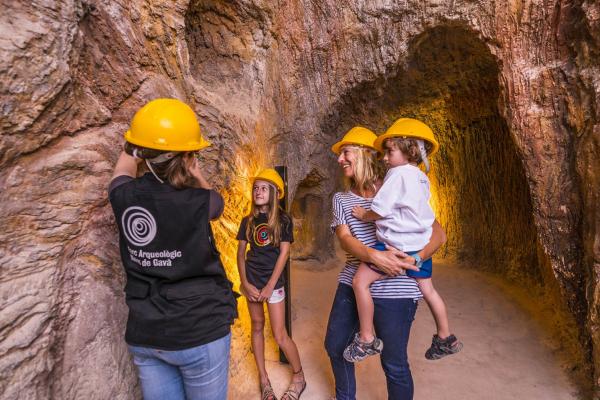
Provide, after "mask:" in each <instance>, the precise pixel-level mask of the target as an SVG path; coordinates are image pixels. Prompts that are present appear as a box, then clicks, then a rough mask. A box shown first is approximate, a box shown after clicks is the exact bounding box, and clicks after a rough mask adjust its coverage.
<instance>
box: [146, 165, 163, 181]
mask: <svg viewBox="0 0 600 400" xmlns="http://www.w3.org/2000/svg"><path fill="white" fill-rule="evenodd" d="M144 161H146V166H148V169H149V170H150V172H152V175H154V177H155V178H156V179H158V181H159V182H160V183H165V182H164V181H163V180H162V179H160V178H159V177H158V175H156V172H154V169H153V168H152V164H151V163H150V161H149V160H144Z"/></svg>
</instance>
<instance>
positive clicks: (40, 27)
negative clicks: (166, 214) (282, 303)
mask: <svg viewBox="0 0 600 400" xmlns="http://www.w3.org/2000/svg"><path fill="white" fill-rule="evenodd" d="M0 4H2V8H3V9H4V10H6V12H4V13H2V15H0V32H2V35H0V100H1V104H2V107H1V108H0V127H1V134H0V201H1V203H0V204H2V205H1V207H0V220H1V221H2V225H3V227H4V229H3V230H2V231H0V261H1V262H2V264H1V265H2V269H0V309H1V310H2V311H1V314H0V315H2V317H1V319H0V395H1V397H3V398H6V399H13V398H40V399H41V398H80V397H87V398H90V399H94V398H123V399H125V398H135V397H137V396H139V389H138V388H137V384H136V379H135V374H134V370H133V367H132V365H131V363H130V360H129V356H128V354H127V352H126V347H125V345H124V343H123V342H122V341H121V336H122V332H123V324H124V321H125V316H126V308H125V305H124V301H123V294H122V287H123V284H124V282H123V273H122V272H121V266H120V263H119V258H118V249H117V244H116V238H117V234H116V229H115V226H114V221H113V218H112V215H111V211H110V208H109V206H108V204H107V200H106V196H107V193H106V187H107V185H108V182H109V179H110V175H111V170H112V166H113V165H114V162H115V161H116V157H117V155H118V152H119V146H120V145H121V143H122V135H123V132H124V131H125V130H126V128H127V125H128V123H129V121H130V118H131V117H132V115H133V113H134V112H135V110H136V109H137V108H139V107H140V106H141V105H143V104H144V103H145V102H146V101H148V100H149V99H152V98H156V97H178V98H181V99H184V100H186V101H187V102H188V103H190V104H191V105H192V106H193V108H194V109H195V110H196V112H197V114H198V116H199V118H200V121H201V124H202V127H203V129H204V130H203V132H204V133H205V135H206V136H207V137H208V139H209V140H210V141H211V142H212V143H213V146H212V147H210V148H209V149H207V150H206V151H205V152H204V153H203V156H204V160H203V164H204V166H205V169H206V170H207V173H208V175H210V177H211V181H212V182H213V184H214V185H215V187H217V188H218V189H219V190H220V191H221V192H222V193H223V195H224V197H225V199H226V212H225V215H224V217H223V218H222V219H221V220H220V221H219V222H217V223H216V224H215V231H216V234H217V236H218V245H219V248H220V249H221V252H222V254H223V259H224V262H225V264H226V267H227V269H228V273H229V275H230V277H231V279H232V280H233V281H234V282H236V283H237V281H238V280H237V277H236V274H235V272H234V271H235V246H236V243H235V241H234V240H232V238H233V237H234V232H235V230H236V229H237V223H238V221H239V219H240V218H241V216H242V215H243V213H244V212H245V209H246V208H247V205H248V179H247V178H248V177H249V176H251V175H252V174H253V173H254V172H256V170H257V169H258V168H260V167H261V166H263V165H275V164H286V165H287V166H288V168H289V177H290V182H289V187H290V192H291V193H290V195H291V196H290V199H294V196H295V194H296V192H298V194H299V197H298V202H297V204H298V207H300V208H302V207H301V204H300V202H301V201H300V199H301V198H305V199H308V198H309V197H307V196H315V194H314V193H313V194H312V195H311V194H310V193H308V192H310V190H309V188H310V187H311V186H310V184H308V182H310V179H311V178H309V177H310V176H314V173H313V171H318V173H317V175H318V176H321V177H331V176H333V175H334V174H333V173H332V171H333V168H334V165H335V160H334V158H333V156H332V155H331V154H330V150H329V148H330V145H331V144H332V143H334V142H335V141H336V139H337V138H339V137H340V136H341V135H342V134H343V133H344V132H345V131H346V130H347V129H349V128H350V127H351V126H353V125H354V124H357V123H363V124H365V125H368V126H370V127H372V128H373V129H377V130H379V131H381V130H382V129H384V127H385V126H386V124H388V123H389V122H390V121H392V120H393V119H395V118H397V117H399V116H402V115H404V114H403V113H412V115H414V116H423V118H424V119H427V118H430V122H431V123H432V124H434V125H435V127H436V128H438V129H439V130H441V131H442V132H444V134H443V135H441V136H442V137H443V140H445V143H446V146H445V147H449V148H451V147H452V146H456V147H455V148H456V149H459V148H460V149H469V148H471V149H472V146H478V145H479V144H481V143H489V142H490V141H491V140H493V139H494V138H495V137H501V140H503V142H502V143H503V144H504V147H505V148H507V149H509V148H511V146H513V147H514V151H513V150H511V151H510V152H509V151H507V152H505V153H504V155H503V156H499V155H496V154H488V155H487V156H488V159H487V162H488V163H489V162H492V161H494V160H496V161H497V162H498V167H499V168H500V167H502V168H504V169H503V171H504V172H506V173H511V171H512V172H514V173H515V174H517V175H518V174H521V178H519V179H521V181H520V182H525V183H526V186H527V187H526V188H522V189H523V190H521V191H520V192H519V193H520V194H519V196H523V194H524V193H525V194H526V195H529V196H530V197H529V199H527V198H525V199H522V200H523V201H527V200H529V201H530V204H531V211H532V213H531V215H529V214H527V213H525V214H524V215H521V216H519V218H520V221H529V222H527V229H530V230H531V232H533V231H535V234H536V237H533V238H532V237H531V236H530V235H529V234H527V235H525V236H526V240H529V241H530V242H531V246H535V248H536V249H535V254H525V253H526V252H525V251H524V250H525V249H526V248H528V246H523V245H522V244H521V245H520V246H517V249H519V250H518V251H517V255H518V256H519V257H525V258H524V259H528V260H529V259H536V260H537V261H538V267H539V268H538V271H540V272H535V269H532V271H533V272H532V273H531V274H530V275H527V274H528V273H529V272H528V273H526V274H525V278H526V279H541V280H548V279H550V280H553V282H551V283H552V284H555V285H556V286H557V287H558V291H559V296H560V299H561V302H562V304H564V306H565V308H566V309H567V310H569V312H570V314H571V315H572V317H573V319H574V320H575V321H576V322H577V324H578V326H579V329H580V330H579V335H580V336H579V339H580V343H582V348H583V349H584V353H585V354H584V356H585V357H587V359H588V360H590V363H591V364H592V365H593V366H594V370H595V371H596V372H595V373H594V378H593V379H592V378H590V381H592V380H593V382H597V378H598V371H600V350H599V347H600V346H599V345H600V336H599V333H598V329H597V327H598V322H599V318H600V314H599V313H598V304H600V289H599V287H598V284H597V282H598V274H599V272H600V240H599V239H598V237H599V234H598V229H599V228H598V227H599V226H600V216H599V215H600V213H599V212H598V210H597V207H598V206H597V204H599V201H598V200H599V199H598V197H599V188H600V181H599V178H598V171H599V170H600V169H599V168H598V167H599V166H600V165H599V163H600V161H598V154H600V151H599V150H600V149H599V145H600V123H599V122H598V115H600V114H599V112H600V109H599V108H598V107H600V106H599V105H598V102H597V100H596V99H597V97H598V95H599V94H600V81H599V80H598V76H600V74H599V72H600V71H599V69H600V61H599V57H598V55H599V53H598V49H599V41H600V6H599V5H598V4H596V3H595V2H594V1H591V0H590V1H547V0H535V1H526V0H524V1H519V0H506V1H491V0H490V1H481V2H471V1H460V0H457V1H454V2H444V1H427V2H421V1H416V0H414V1H413V0H408V1H406V2H388V1H378V0H377V1H361V0H345V1H343V2H339V1H337V2H334V1H322V2H312V1H299V0H293V1H286V2H271V1H266V0H265V1H261V0H256V1H251V0H232V1H228V2H221V1H208V0H203V1H199V0H193V1H183V0H178V1H172V2H162V1H158V0H137V1H128V2H124V1H116V2H115V1H108V0H104V1H102V0H99V1H81V0H60V1H48V0H37V1H31V2H24V1H16V2H15V1H6V0H5V1H2V2H1V3H0ZM436 29H437V30H436ZM440 32H442V33H444V32H446V34H447V33H448V32H449V33H450V34H452V35H459V36H460V35H465V38H464V40H462V41H461V40H459V39H460V38H458V39H457V38H452V39H444V40H445V42H446V43H447V44H448V46H451V47H452V46H455V45H456V44H460V43H464V42H467V43H471V46H475V47H476V48H478V49H479V50H478V51H479V52H480V53H481V54H485V56H482V57H476V58H475V59H474V61H475V65H472V66H471V67H472V68H473V70H477V69H478V68H479V69H480V70H481V71H483V72H482V75H481V76H482V77H483V78H481V77H480V78H478V79H474V80H473V82H474V83H473V85H472V86H469V84H468V82H469V81H470V80H469V79H468V77H459V78H458V79H455V80H454V81H455V82H459V83H460V85H458V86H457V87H452V85H451V83H452V82H446V81H445V80H444V79H445V78H444V76H441V77H440V76H437V77H436V78H438V80H437V82H438V83H440V85H438V87H437V92H436V93H435V95H433V94H432V95H431V96H429V97H426V98H425V99H422V100H423V102H422V103H421V104H418V107H417V106H415V104H414V103H411V101H412V100H411V99H410V96H405V97H402V96H401V95H398V94H393V93H392V94H391V100H392V102H391V103H390V104H388V106H387V107H382V108H380V109H373V107H372V106H373V105H374V104H381V103H378V102H377V101H378V100H377V99H386V98H387V97H386V96H387V95H388V94H387V92H386V91H390V88H408V89H411V87H410V84H409V83H410V79H408V78H411V77H412V78H418V74H419V73H424V72H423V71H425V72H427V73H430V74H436V69H435V68H434V69H429V70H427V66H428V65H430V63H433V62H438V61H439V60H436V58H435V57H434V56H433V55H429V56H431V58H427V57H426V56H427V53H426V52H425V51H424V50H423V52H421V53H419V51H418V49H425V50H426V49H427V48H428V47H427V46H430V47H431V48H434V49H435V48H436V47H435V45H436V44H435V41H434V42H431V40H430V39H431V38H432V37H434V38H435V37H436V36H435V35H437V34H440ZM428 38H429V39H428ZM440 38H442V36H440ZM428 40H429V41H428ZM423 43H424V45H423ZM420 44H421V47H420ZM423 46H424V47H423ZM455 47H456V46H455ZM459 47H460V46H459ZM484 48H485V49H484ZM439 50H440V51H441V50H442V49H439ZM484 50H485V51H484ZM486 51H487V53H486ZM445 54H450V55H452V54H454V55H455V56H457V57H460V53H455V52H452V51H448V52H446V53H445ZM419 57H421V58H419ZM420 59H422V61H421V64H419V60H420ZM447 64H448V63H444V65H447ZM419 65H420V66H419ZM440 65H441V64H440ZM450 65H454V66H456V65H460V59H459V60H454V61H453V63H450ZM489 68H492V69H493V68H496V70H494V71H491V72H490V71H489V70H488V69H489ZM452 71H453V70H451V69H447V70H446V72H447V74H446V75H448V74H450V73H451V72H452ZM406 73H408V74H409V75H408V78H407V77H406V76H404V75H402V74H406ZM410 74H412V75H410ZM415 74H417V75H415ZM441 75H443V74H441ZM450 75H451V74H450ZM494 75H495V76H494ZM398 82H400V83H398ZM421 82H424V81H423V79H421ZM441 83H443V84H441ZM402 85H405V86H402ZM486 86H490V88H491V89H492V90H490V92H489V93H488V94H489V95H490V96H491V97H497V98H498V100H497V103H496V104H494V102H491V101H484V102H481V104H482V105H483V106H485V107H489V110H487V111H489V112H487V111H486V110H483V111H482V110H479V111H481V112H480V114H478V115H477V116H476V118H472V119H470V120H469V118H467V116H468V115H469V114H468V111H469V110H470V109H469V108H468V107H466V106H470V107H473V106H477V105H478V103H476V102H473V101H471V102H468V101H467V102H465V101H461V100H460V98H461V97H460V96H463V97H464V95H469V94H472V95H477V96H481V93H480V90H481V88H482V87H486ZM363 89H364V90H363ZM417 89H418V90H417V93H419V94H424V93H425V92H424V89H423V88H421V89H419V88H417ZM430 89H436V88H434V87H433V88H431V87H430ZM419 90H421V91H419ZM453 96H455V99H454V100H453ZM457 96H458V97H457ZM419 97H421V96H419ZM414 98H416V96H413V99H414ZM409 100H410V101H409ZM486 100H487V99H486ZM461 107H462V108H461ZM465 107H466V108H465ZM378 110H379V111H378ZM461 110H462V111H461ZM436 116H438V117H439V118H435V117H436ZM469 132H471V133H469ZM477 135H479V136H478V139H477V140H478V141H476V142H472V141H470V140H472V139H470V138H472V137H475V136H477ZM485 135H488V136H485ZM443 143H444V142H443ZM456 143H462V144H461V145H460V146H458V145H457V144H456ZM470 146H471V147H470ZM488 149H489V148H488ZM515 155H516V156H515ZM451 156H452V154H451V153H450V151H448V152H447V153H444V150H442V152H441V153H440V157H439V161H438V160H436V163H437V164H436V165H435V166H434V167H435V168H438V170H439V171H440V172H441V171H450V169H449V168H450V163H451V161H450V160H451V158H450V157H451ZM458 157H459V158H460V159H461V160H462V159H464V157H460V155H458ZM485 157H486V154H483V155H482V156H481V157H480V158H479V159H478V162H480V163H485V162H486V158H485ZM503 157H505V158H503ZM511 157H512V158H511ZM515 157H517V158H515ZM519 162H520V163H521V167H522V170H521V169H520V168H519V167H518V164H519ZM509 163H511V164H514V165H515V166H516V167H515V169H514V170H513V169H511V168H512V167H509V166H507V165H506V164H509ZM438 164H439V165H438ZM454 164H455V163H454ZM459 165H463V164H459ZM443 176H446V175H444V174H441V173H440V174H439V177H440V178H442V177H443ZM448 176H451V174H450V175H448ZM504 176H506V175H505V174H500V173H498V174H497V175H493V176H492V178H500V179H501V178H502V177H504ZM436 177H438V175H436ZM303 181H304V184H301V182H303ZM436 182H437V183H435V184H436V185H437V186H438V187H439V188H440V193H441V194H447V193H449V192H448V190H446V191H444V190H445V189H444V187H446V186H444V182H443V179H441V181H436ZM336 184H337V180H336V177H333V179H323V180H322V181H320V182H319V185H320V186H319V190H318V196H320V197H319V198H321V199H323V208H322V212H323V213H324V214H325V215H328V214H329V207H330V206H329V196H330V195H331V192H332V191H333V190H334V187H335V185H336ZM506 184H507V185H509V184H510V182H507V183H506ZM465 188H468V186H465ZM525 189H526V190H525ZM303 191H304V195H303V194H302V193H303ZM502 195H505V194H503V193H495V194H494V196H495V197H493V201H496V200H497V199H500V198H502ZM442 197H447V196H442ZM513 200H514V199H513ZM307 201H309V200H307ZM490 201H492V200H489V201H488V203H489V202H490ZM438 202H440V201H439V200H438ZM457 204H458V203H457ZM486 204H487V203H482V204H481V205H480V208H479V210H480V212H479V213H478V214H481V211H485V210H486V208H485V207H486ZM467 211H468V210H467V209H461V208H460V207H457V208H456V209H454V210H450V209H449V207H445V208H444V206H443V204H441V203H440V213H441V214H442V215H446V214H447V218H446V219H447V220H448V221H449V222H448V223H449V224H452V223H453V222H451V221H456V218H455V216H462V217H464V213H466V212H467ZM494 212H497V213H500V214H501V213H502V212H503V211H497V210H494ZM444 213H446V214H444ZM305 214H306V213H305V212H304V213H302V212H301V213H300V214H299V217H301V218H306V215H305ZM500 214H497V215H499V216H498V218H508V217H509V216H501V215H500ZM308 219H309V220H310V217H308ZM324 219H326V218H324ZM492 222H496V221H492ZM323 225H327V223H323ZM452 228H453V227H452V226H449V229H450V231H449V233H451V231H455V232H457V235H454V236H453V237H452V240H451V241H450V244H449V247H448V249H447V251H448V252H454V253H458V252H459V251H464V252H465V253H464V255H466V256H467V257H476V254H471V253H469V252H468V250H469V248H470V247H469V246H471V247H472V242H471V240H472V239H469V238H472V237H476V235H478V234H482V233H485V232H484V231H479V230H478V229H477V228H473V227H469V228H466V227H465V228H461V227H459V226H458V224H457V226H455V227H454V229H452ZM312 229H315V230H320V229H321V228H312ZM498 232H500V230H498V231H497V232H496V233H494V235H505V234H504V233H498ZM458 233H460V234H458ZM309 236H311V235H307V236H306V237H309ZM525 236H524V237H525ZM514 239H515V238H511V237H509V236H508V235H507V236H506V237H504V238H503V240H507V241H509V243H510V241H511V240H513V243H514V242H515V241H514ZM330 243H331V242H328V244H327V245H326V246H325V247H326V248H327V249H330V247H327V246H331V244H330ZM528 243H529V242H528ZM490 246H491V245H490ZM308 248H309V250H306V254H310V253H311V250H310V246H308ZM313 248H314V246H313ZM497 250H498V249H497V248H496V247H491V248H490V251H491V252H492V256H495V255H500V253H498V251H497ZM327 251H328V250H327ZM325 253H326V252H325ZM322 254H323V253H321V256H322ZM504 261H505V262H506V263H507V264H506V265H508V266H509V268H507V269H506V274H507V275H508V276H509V277H512V278H515V277H516V278H519V277H521V275H520V273H521V270H519V269H518V264H519V262H517V261H515V258H514V257H509V256H507V255H505V258H504ZM490 268H496V269H497V270H500V269H501V268H500V267H499V266H497V265H496V266H490ZM545 269H549V271H550V272H549V274H546V275H544V272H543V271H544V270H545ZM240 311H241V314H244V313H245V310H240ZM248 335H249V324H248V321H247V319H241V320H240V321H239V322H238V323H237V324H236V326H235V327H234V346H233V349H232V354H233V355H232V376H233V382H234V385H232V386H234V387H235V389H233V390H237V391H238V392H239V393H244V388H245V387H248V386H245V385H250V384H253V382H251V380H248V379H245V377H247V373H248V371H249V370H252V368H253V367H252V361H251V360H250V357H249V336H248ZM82 371H85V373H82ZM252 371H253V370H252ZM107 382H110V383H111V384H110V385H107V384H106V383H107ZM98 388H102V390H99V389H98Z"/></svg>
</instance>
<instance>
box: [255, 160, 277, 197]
mask: <svg viewBox="0 0 600 400" xmlns="http://www.w3.org/2000/svg"><path fill="white" fill-rule="evenodd" d="M257 180H259V181H267V182H269V183H272V184H273V185H275V187H276V188H277V190H278V191H279V198H280V199H283V195H284V194H285V189H284V186H283V179H281V176H280V175H279V174H278V173H277V171H275V170H274V169H273V168H266V169H263V170H262V171H260V173H259V174H258V175H256V176H255V177H254V178H252V184H253V185H254V181H257Z"/></svg>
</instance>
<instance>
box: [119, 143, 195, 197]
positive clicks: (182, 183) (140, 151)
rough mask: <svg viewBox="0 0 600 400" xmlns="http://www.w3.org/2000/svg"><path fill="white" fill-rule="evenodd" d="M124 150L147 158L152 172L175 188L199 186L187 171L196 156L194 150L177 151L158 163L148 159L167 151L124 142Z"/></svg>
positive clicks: (144, 158)
mask: <svg viewBox="0 0 600 400" xmlns="http://www.w3.org/2000/svg"><path fill="white" fill-rule="evenodd" d="M125 152H126V153H127V154H129V155H134V152H135V156H136V157H138V158H141V159H143V160H148V161H149V162H150V163H151V164H152V169H153V170H154V173H155V174H156V175H158V177H159V178H161V179H162V180H164V181H166V182H168V183H169V184H170V185H171V186H173V187H174V188H176V189H184V188H188V187H199V184H198V181H197V180H196V178H195V177H194V176H193V175H192V174H191V173H190V171H189V163H190V162H192V159H193V158H194V157H195V156H196V152H194V151H182V152H178V153H176V155H175V156H174V157H173V158H171V159H168V160H166V161H163V162H159V163H153V162H151V161H150V160H151V159H153V158H155V157H158V156H160V155H161V154H165V153H169V152H168V151H164V150H155V149H149V148H146V147H141V146H137V145H135V144H131V143H129V142H126V143H125Z"/></svg>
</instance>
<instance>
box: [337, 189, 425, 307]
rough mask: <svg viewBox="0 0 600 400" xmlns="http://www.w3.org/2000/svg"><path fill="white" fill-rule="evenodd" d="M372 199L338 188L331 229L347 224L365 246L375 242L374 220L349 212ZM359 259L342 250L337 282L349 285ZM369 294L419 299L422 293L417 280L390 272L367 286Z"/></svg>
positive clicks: (388, 297) (374, 296)
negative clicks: (389, 274) (344, 256)
mask: <svg viewBox="0 0 600 400" xmlns="http://www.w3.org/2000/svg"><path fill="white" fill-rule="evenodd" d="M372 200H373V199H369V198H364V197H360V196H358V195H356V194H354V193H352V192H338V193H336V194H334V195H333V221H332V223H331V228H332V231H334V232H335V228H336V227H337V226H338V225H347V226H348V228H349V229H350V233H351V234H352V236H354V237H355V238H356V239H358V240H359V241H360V242H361V243H363V244H364V245H365V246H372V245H374V244H375V242H377V237H376V236H375V224H374V223H372V222H363V221H361V220H359V219H357V218H354V216H353V215H352V209H353V208H354V206H361V207H363V208H365V209H367V210H368V209H370V208H371V201H372ZM359 264H360V260H359V259H358V258H356V257H354V256H353V255H352V254H350V253H346V265H345V266H344V269H343V270H342V272H340V275H339V277H338V281H339V282H340V283H341V284H344V285H348V286H352V279H353V278H354V274H356V271H357V269H358V265H359ZM369 289H370V290H371V296H372V297H373V298H382V299H413V300H416V299H420V298H421V297H423V296H422V295H421V292H420V291H419V286H418V285H417V281H415V280H414V279H413V278H410V277H408V276H406V275H399V276H391V277H387V278H385V279H378V280H376V281H375V282H373V283H372V284H371V286H370V288H369Z"/></svg>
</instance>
